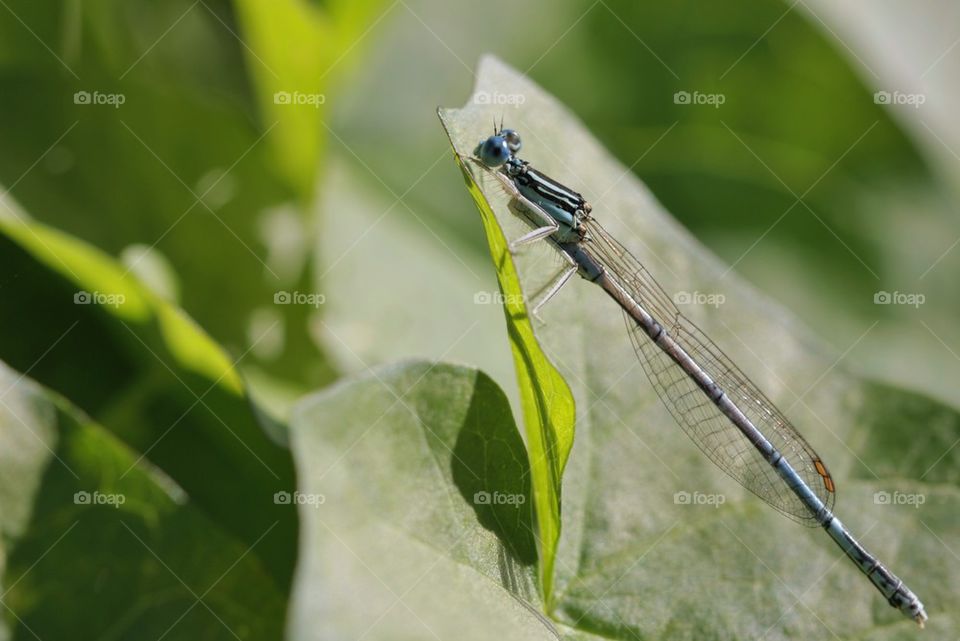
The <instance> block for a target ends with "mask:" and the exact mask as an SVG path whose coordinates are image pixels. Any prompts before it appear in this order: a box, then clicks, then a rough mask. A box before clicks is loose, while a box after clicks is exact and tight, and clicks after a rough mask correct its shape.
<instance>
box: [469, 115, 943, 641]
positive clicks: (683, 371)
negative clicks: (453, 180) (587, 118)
mask: <svg viewBox="0 0 960 641" xmlns="http://www.w3.org/2000/svg"><path fill="white" fill-rule="evenodd" d="M521 147H522V142H521V138H520V134H519V133H518V132H517V131H515V130H512V129H504V128H503V125H502V123H501V125H500V127H497V126H496V124H494V132H493V135H492V136H490V137H488V138H486V139H484V140H482V141H481V142H480V143H479V144H478V145H477V147H476V149H474V151H473V155H472V156H469V157H467V159H468V160H469V161H472V162H473V163H475V164H476V165H478V166H479V167H480V168H481V170H483V171H485V172H488V173H490V174H492V175H493V176H494V177H495V178H496V180H497V181H498V182H499V184H500V185H502V187H503V189H504V190H505V191H506V193H507V194H508V195H509V196H510V198H511V200H512V202H513V203H514V205H515V208H516V209H519V210H521V212H522V214H523V217H524V218H526V220H527V222H528V224H530V226H531V227H532V229H531V230H530V231H528V232H527V233H525V234H523V235H522V236H520V237H519V238H516V239H515V240H513V241H511V242H510V243H509V247H510V250H511V252H514V253H515V252H517V251H518V250H519V249H520V248H521V247H522V246H524V245H528V244H530V243H534V242H537V241H542V240H545V241H546V242H548V243H549V244H550V245H551V246H553V247H554V248H555V249H556V250H557V252H558V253H559V255H560V256H561V257H562V258H563V260H564V263H565V267H564V268H563V269H562V271H560V272H559V273H558V274H557V276H556V277H555V278H554V279H553V280H552V281H551V282H550V283H548V284H547V285H546V286H545V287H544V289H543V294H542V295H541V296H540V299H539V300H538V301H536V302H535V305H534V307H533V310H532V314H533V315H534V316H535V317H537V318H539V315H538V312H539V311H540V309H541V308H542V307H543V306H544V305H545V304H546V303H547V302H548V301H549V300H550V299H551V298H553V297H554V296H555V295H556V294H557V293H558V292H559V291H560V290H561V288H562V287H563V286H564V285H565V284H566V283H567V282H568V281H569V280H570V278H571V277H572V276H573V275H574V274H579V275H580V276H581V277H582V278H584V279H585V280H587V281H589V282H591V283H594V284H596V285H598V286H599V287H601V288H602V289H603V290H604V291H605V292H606V293H607V294H608V295H609V296H610V297H611V298H612V299H613V300H614V301H615V302H616V303H617V304H618V305H619V306H620V308H621V310H622V311H623V316H624V319H625V321H626V325H627V331H628V334H629V337H630V341H631V343H632V344H633V348H634V351H635V352H636V355H637V357H638V358H639V359H640V362H641V364H642V366H643V369H644V371H645V372H646V374H647V377H648V378H649V379H650V382H651V383H652V385H653V387H654V389H655V390H656V391H657V394H658V396H659V397H660V399H661V400H662V401H663V403H664V404H665V405H666V407H667V409H668V410H669V411H670V413H671V414H672V415H673V417H674V418H675V419H676V421H677V423H679V425H680V427H681V428H682V429H683V431H684V432H685V433H686V434H687V436H689V437H690V438H691V439H692V440H693V442H694V443H695V444H696V445H697V447H698V448H699V449H700V450H701V451H702V452H703V453H704V454H705V455H706V456H707V458H709V459H710V460H711V461H713V463H715V464H716V465H717V466H718V467H719V468H720V469H722V470H723V471H724V472H726V473H727V474H728V475H729V476H731V477H732V478H733V479H735V480H736V481H737V482H739V483H740V484H741V485H743V486H744V487H745V488H747V489H748V490H750V491H751V492H753V493H754V494H755V495H757V496H758V497H760V498H761V499H763V500H764V501H766V502H767V503H768V504H770V505H771V506H772V507H774V508H775V509H776V510H778V511H780V512H781V513H783V514H784V515H786V516H788V517H790V518H792V519H793V520H795V521H797V522H799V523H801V524H803V525H807V526H810V527H822V528H823V529H824V530H825V531H826V532H827V534H828V535H830V538H832V539H833V541H834V542H836V544H837V545H838V546H840V549H842V550H843V552H844V553H845V554H846V556H847V557H848V558H849V559H850V560H851V561H852V562H853V563H854V564H855V565H856V566H857V567H858V568H859V569H860V570H861V571H862V572H863V573H864V574H865V575H866V576H867V578H868V579H870V581H871V582H872V583H873V585H874V586H875V587H876V588H877V589H878V590H879V591H880V593H881V594H883V596H884V598H886V599H887V601H888V603H889V604H890V605H892V606H893V607H895V608H897V609H898V610H900V611H901V612H902V613H903V614H904V615H905V616H907V617H909V618H910V619H913V620H914V621H916V623H917V624H918V625H919V626H920V627H921V628H922V627H923V624H924V622H925V621H926V620H927V613H926V611H925V610H924V607H923V603H921V601H920V599H919V598H918V597H917V596H916V595H915V594H914V593H913V592H912V591H911V590H910V589H909V588H908V587H907V586H906V585H905V584H904V582H903V581H901V580H900V579H899V578H897V576H896V575H894V574H893V573H892V572H891V571H890V570H888V569H887V568H886V566H884V565H883V564H882V563H881V562H880V561H879V560H878V559H877V558H876V557H875V556H873V555H872V554H871V553H870V552H868V551H867V550H866V548H864V546H863V545H862V544H861V543H860V542H859V541H857V539H856V538H854V536H853V535H852V534H851V533H850V532H849V531H848V530H847V528H846V527H845V526H844V525H843V523H841V521H840V519H838V518H837V517H836V516H834V514H833V505H834V501H835V500H836V484H835V483H834V480H833V477H832V476H831V475H830V472H829V471H828V469H827V466H826V464H825V463H824V462H823V460H822V459H821V458H820V456H819V455H818V454H817V453H816V452H815V451H814V449H813V447H811V446H810V444H809V443H807V441H806V440H805V439H804V438H803V437H802V436H801V435H800V434H799V433H798V432H797V430H796V428H795V427H794V426H793V424H792V423H791V422H790V421H789V419H787V417H786V416H784V414H783V413H782V412H781V411H780V410H779V409H777V407H776V406H775V405H774V404H773V402H772V401H771V400H770V399H769V398H768V397H767V396H766V395H764V394H763V392H761V391H760V389H759V388H758V387H757V386H756V385H755V384H754V383H753V382H752V381H751V380H750V379H749V378H748V377H747V375H746V374H744V373H743V371H742V370H741V369H740V368H739V367H737V365H736V364H735V363H734V362H733V361H732V360H731V359H730V358H729V357H728V356H727V355H726V354H724V353H723V351H722V350H721V349H720V348H719V347H717V345H716V344H715V343H714V342H713V341H712V340H710V338H709V337H708V336H707V335H706V334H705V333H704V332H703V331H701V330H700V329H699V328H698V327H697V326H696V325H695V324H694V323H693V322H691V321H690V320H689V319H688V318H687V317H685V316H684V315H683V314H682V313H680V311H679V309H678V308H677V306H676V305H675V304H674V301H673V299H672V298H671V297H670V296H669V295H668V294H667V293H666V292H665V291H664V289H663V288H662V287H661V286H660V285H659V283H657V281H656V280H654V278H653V276H652V275H651V274H650V272H649V271H648V270H647V269H646V268H645V267H644V266H643V265H642V264H641V263H640V261H639V260H637V259H636V258H635V257H634V256H633V255H632V254H631V253H630V252H629V251H628V250H627V249H626V248H625V247H624V246H623V245H621V244H620V243H619V242H618V241H617V240H616V239H614V238H613V237H612V236H611V235H610V234H609V233H607V231H606V230H604V228H603V227H602V226H601V225H600V223H598V222H597V220H596V219H595V218H594V216H593V213H592V212H593V208H592V207H591V205H590V203H588V202H587V201H586V200H585V199H584V198H583V196H581V195H580V194H579V193H578V192H576V191H574V190H573V189H570V188H569V187H566V186H565V185H563V184H561V183H560V182H558V181H556V180H554V179H553V178H550V177H549V176H547V175H545V174H544V173H543V172H540V171H538V170H537V169H535V168H534V167H533V166H532V165H531V164H530V163H529V162H527V161H525V160H522V159H521V158H520V157H519V156H518V153H519V152H520V149H521Z"/></svg>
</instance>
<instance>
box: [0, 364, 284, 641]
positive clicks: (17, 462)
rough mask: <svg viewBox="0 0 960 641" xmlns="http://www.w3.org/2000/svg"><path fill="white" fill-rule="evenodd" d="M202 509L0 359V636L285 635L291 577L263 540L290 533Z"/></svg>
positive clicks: (108, 435)
mask: <svg viewBox="0 0 960 641" xmlns="http://www.w3.org/2000/svg"><path fill="white" fill-rule="evenodd" d="M256 500H259V499H256ZM259 507H262V506H259ZM204 512H205V510H204V509H202V508H201V509H198V506H197V505H195V504H194V503H193V501H191V500H189V498H188V497H187V496H186V495H185V494H184V492H183V489H182V488H180V487H178V486H177V485H176V484H175V483H173V482H172V481H171V479H170V478H169V477H168V476H166V475H164V474H163V473H162V472H161V471H159V470H157V469H155V468H153V467H152V466H150V465H147V464H145V463H144V462H142V461H140V457H139V454H138V453H137V452H135V451H132V450H130V449H129V448H128V447H126V446H125V445H124V444H123V443H122V442H121V441H120V440H119V439H117V438H116V437H115V436H114V435H113V434H111V433H110V432H109V431H107V430H105V429H104V428H103V427H101V426H100V425H98V424H96V423H94V422H93V421H91V420H90V419H89V418H88V417H87V416H86V415H84V414H83V413H82V412H80V411H79V410H77V409H76V408H75V407H73V406H72V405H70V404H69V403H68V402H67V401H65V400H64V399H63V398H62V397H59V396H58V395H56V394H53V393H51V392H49V391H47V390H45V389H43V388H41V387H40V386H39V385H37V384H36V383H35V382H33V381H32V380H31V379H29V378H27V377H25V376H23V375H21V374H19V373H18V372H16V371H13V370H11V369H10V368H8V367H7V366H6V365H4V364H2V363H0V532H2V533H3V537H2V540H3V543H2V545H0V569H2V583H0V591H2V594H3V605H4V609H3V611H2V613H0V637H3V638H5V639H7V638H9V639H37V638H40V639H68V638H74V639H80V638H82V639H117V640H120V639H131V640H132V639H157V638H161V637H162V638H164V639H170V640H176V639H182V640H188V639H189V640H193V639H223V640H227V639H242V640H244V641H246V640H247V639H250V640H254V639H279V638H281V635H282V633H283V626H284V613H285V609H286V605H285V591H284V586H279V585H277V584H276V582H275V581H274V580H273V578H272V577H271V571H270V570H269V569H268V568H266V567H265V566H264V562H263V555H262V554H261V553H262V552H263V551H264V550H265V549H267V548H269V547H271V546H275V545H286V544H287V543H286V542H284V541H283V536H282V535H280V534H279V533H278V532H277V527H274V526H272V525H269V524H268V525H267V526H266V527H265V528H264V530H263V531H262V532H260V533H259V534H258V537H261V538H259V540H257V541H256V542H255V544H254V545H253V547H252V549H251V543H254V541H250V542H245V541H243V540H242V539H239V538H237V537H236V536H234V535H233V534H232V533H231V532H229V531H228V530H226V529H224V528H223V527H222V526H221V525H220V524H219V523H217V522H215V521H213V520H211V519H210V517H209V516H207V515H206V514H205V513H204Z"/></svg>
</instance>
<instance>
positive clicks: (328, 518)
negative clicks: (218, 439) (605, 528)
mask: <svg viewBox="0 0 960 641" xmlns="http://www.w3.org/2000/svg"><path fill="white" fill-rule="evenodd" d="M291 442H292V447H293V450H294V452H295V455H296V459H297V466H298V471H299V480H300V485H299V487H300V489H299V493H298V495H297V501H296V502H298V503H299V505H298V508H299V511H300V518H301V522H302V523H303V538H302V540H301V548H300V550H301V552H300V566H299V569H298V577H297V583H296V587H295V591H294V599H293V605H292V613H291V624H290V630H289V638H291V639H295V640H297V641H304V640H308V639H354V638H363V639H369V640H370V641H375V640H378V639H385V640H390V641H394V640H397V639H424V638H440V639H453V638H456V639H494V638H495V639H505V640H506V639H517V640H520V639H552V638H556V637H555V635H554V633H553V631H552V626H551V624H550V623H549V622H548V621H547V620H546V619H545V618H544V617H543V616H542V615H540V614H539V612H540V610H541V608H542V606H541V602H540V598H539V595H538V592H537V587H536V568H535V563H536V558H537V557H536V554H537V549H536V545H535V542H534V533H533V521H532V505H531V500H530V480H531V477H530V467H529V465H528V463H527V456H526V452H525V450H524V447H523V441H522V440H521V439H520V435H519V433H518V431H517V428H516V424H515V423H514V421H513V418H512V416H511V414H510V406H509V403H508V402H507V399H506V397H505V396H504V394H503V392H502V391H501V390H500V388H499V387H497V385H496V384H495V383H494V382H493V381H492V380H491V379H490V378H488V377H487V376H486V375H484V374H482V373H481V372H478V371H477V370H473V369H468V368H465V367H456V366H452V365H445V364H442V363H441V364H438V363H425V362H411V363H407V364H402V365H396V366H391V367H385V368H379V369H374V370H370V371H369V373H368V374H366V375H364V376H362V377H360V378H357V379H353V380H348V381H345V382H341V383H338V384H337V385H335V386H333V387H332V388H330V389H328V390H326V391H324V392H321V393H319V394H317V395H315V396H312V397H309V398H307V399H305V400H304V401H302V402H301V403H300V404H299V405H298V406H297V408H296V409H295V411H294V417H293V420H292V424H291Z"/></svg>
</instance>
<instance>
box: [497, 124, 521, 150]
mask: <svg viewBox="0 0 960 641" xmlns="http://www.w3.org/2000/svg"><path fill="white" fill-rule="evenodd" d="M500 135H501V136H503V139H504V140H506V141H507V148H508V149H509V150H510V153H514V154H515V153H517V152H518V151H520V146H521V143H520V134H518V133H517V132H516V131H514V130H513V129H504V130H503V131H501V132H500Z"/></svg>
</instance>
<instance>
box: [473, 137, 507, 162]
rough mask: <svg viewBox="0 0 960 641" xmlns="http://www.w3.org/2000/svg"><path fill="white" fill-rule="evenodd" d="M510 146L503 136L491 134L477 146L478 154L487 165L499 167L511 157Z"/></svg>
mask: <svg viewBox="0 0 960 641" xmlns="http://www.w3.org/2000/svg"><path fill="white" fill-rule="evenodd" d="M510 155H511V154H510V147H509V146H508V145H507V141H506V140H505V139H504V137H503V136H490V137H489V138H487V139H486V140H484V141H483V142H482V143H480V147H479V148H477V156H479V158H480V162H482V163H483V164H484V165H486V166H487V167H491V168H492V167H499V166H500V165H502V164H503V163H505V162H507V161H508V160H509V159H510Z"/></svg>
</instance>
